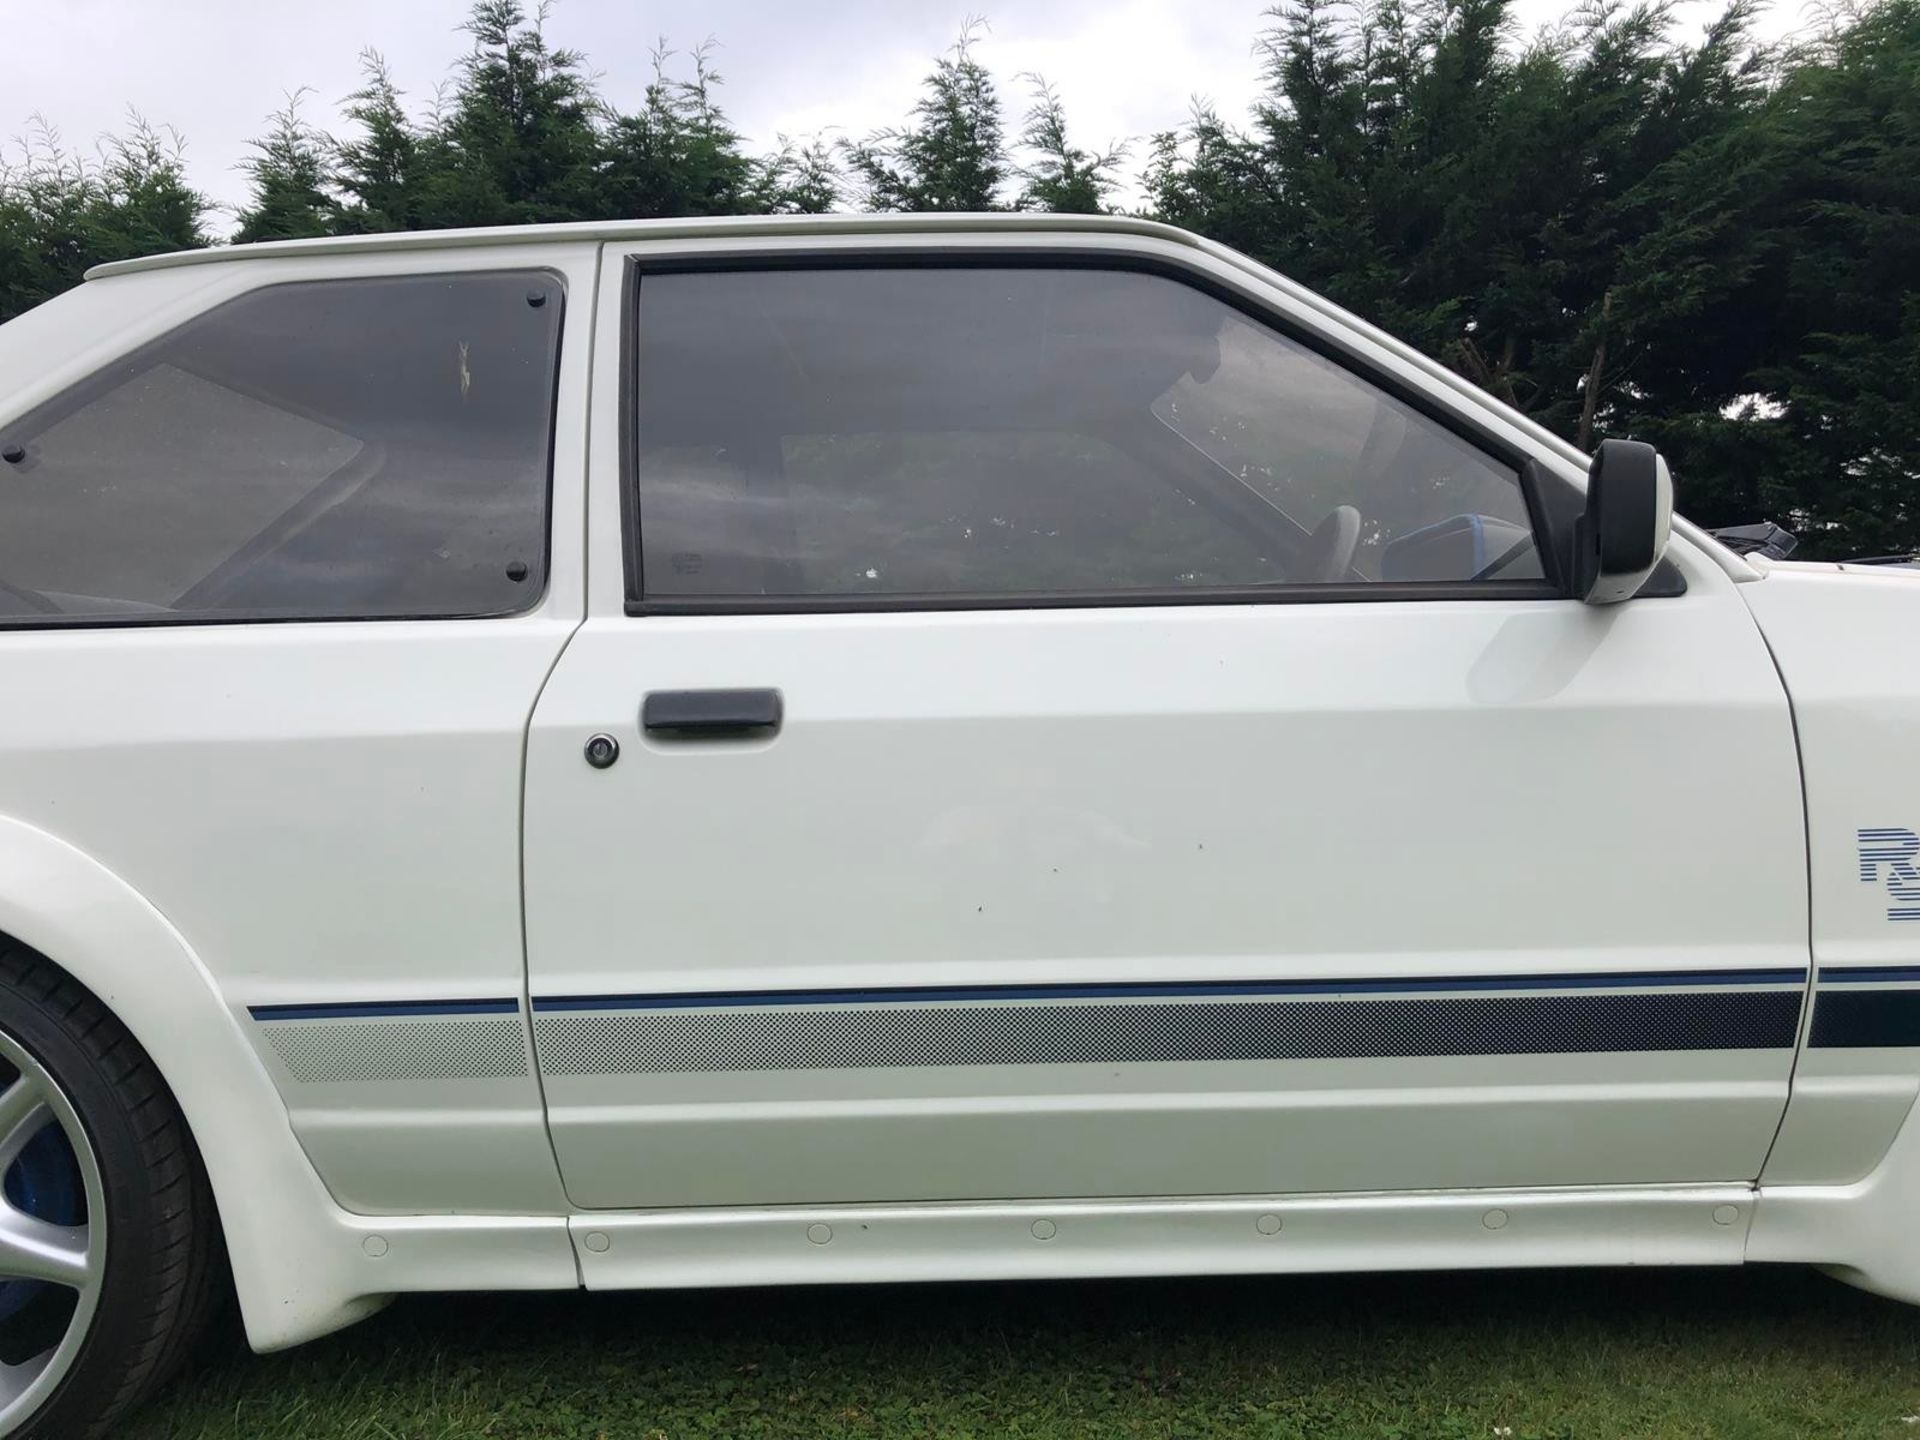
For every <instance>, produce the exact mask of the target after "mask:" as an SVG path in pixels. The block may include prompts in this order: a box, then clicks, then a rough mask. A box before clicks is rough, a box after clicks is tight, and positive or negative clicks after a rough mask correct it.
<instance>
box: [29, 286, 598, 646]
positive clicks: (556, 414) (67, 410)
mask: <svg viewBox="0 0 1920 1440" xmlns="http://www.w3.org/2000/svg"><path fill="white" fill-rule="evenodd" d="M474 275H491V276H521V277H536V276H537V277H539V278H542V279H545V280H550V281H551V282H552V283H553V286H554V289H555V291H556V292H557V294H556V296H555V298H556V299H557V300H558V301H559V307H560V308H559V311H558V313H557V314H556V316H555V320H554V331H553V377H552V388H551V391H550V393H549V395H548V397H547V445H546V485H545V487H544V489H543V492H542V495H543V499H542V505H541V517H540V542H541V549H540V583H539V584H538V585H537V586H534V587H533V588H532V589H530V590H529V591H528V592H527V596H526V601H525V603H524V604H521V605H517V606H515V607H514V608H513V609H510V610H486V611H472V612H448V611H444V610H442V611H428V612H424V613H417V614H416V613H412V612H396V613H393V614H389V615H320V614H302V613H300V612H297V611H280V610H275V611H263V612H257V613H256V612H251V611H245V610H235V611H230V612H229V611H203V612H191V611H189V612H177V611H172V610H157V611H153V612H151V613H149V612H139V611H136V612H131V613H129V614H125V615H37V614H36V615H4V614H0V634H4V633H6V632H8V631H15V630H151V629H169V630H171V629H182V628H185V627H189V626H192V627H199V626H216V625H217V626H226V625H388V624H394V623H406V622H413V621H422V620H430V621H432V622H433V623H435V624H461V623H471V622H474V621H488V620H513V619H519V618H521V617H523V616H527V615H531V614H532V613H533V612H534V611H536V610H538V609H539V608H540V607H541V605H542V604H544V603H545V601H546V598H547V595H548V592H549V589H550V587H551V586H552V583H553V483H554V454H555V449H556V446H557V445H558V443H559V434H560V421H561V417H560V372H561V371H562V369H564V368H565V363H566V331H567V277H566V274H565V272H564V271H562V270H560V269H559V268H558V267H556V266H552V265H509V266H503V267H500V268H493V267H489V266H474V267H472V268H468V267H464V266H463V267H458V268H453V269H445V270H437V269H434V270H395V271H381V272H379V273H376V274H369V275H334V276H309V277H306V278H304V279H298V280H292V279H289V280H272V281H269V282H267V283H266V284H264V285H253V286H249V287H247V288H246V289H244V290H240V291H237V292H236V293H234V294H231V295H228V296H227V297H226V298H224V299H222V300H218V301H215V302H214V303H213V304H211V305H208V306H206V307H204V308H203V309H199V310H195V311H194V312H193V313H192V314H191V315H188V316H185V317H184V318H182V319H181V320H180V322H179V323H178V324H176V325H171V326H169V327H168V328H167V329H165V330H163V331H161V332H160V333H159V334H158V335H153V336H150V337H148V338H147V339H145V340H143V341H141V342H140V343H139V344H137V345H135V346H133V347H132V348H131V349H128V350H124V351H122V352H120V353H119V354H117V355H114V356H112V357H110V358H109V359H107V360H105V361H103V362H102V363H101V364H100V365H99V366H98V367H96V368H95V369H93V370H90V371H88V372H87V373H86V374H85V375H83V376H82V377H81V378H80V379H78V380H76V381H74V382H73V383H72V384H71V385H69V386H67V387H66V388H65V389H64V390H62V391H60V392H59V393H58V394H56V395H52V396H49V397H48V398H47V399H45V400H43V401H41V402H40V403H39V404H38V405H35V406H33V407H32V408H31V409H29V410H26V411H24V412H22V414H20V415H18V416H15V417H14V419H13V420H11V421H8V422H7V424H8V425H9V426H13V425H17V424H18V423H19V422H20V421H21V420H23V419H26V418H27V417H28V416H33V415H38V414H41V413H42V412H44V411H47V410H55V411H56V413H59V414H61V415H63V416H64V415H65V414H71V413H72V412H73V411H74V410H77V409H79V408H80V407H81V406H83V405H85V404H87V403H89V402H90V401H91V400H93V399H95V398H98V396H99V395H102V394H106V393H107V392H108V390H109V389H111V388H112V387H111V386H108V385H106V384H105V383H103V382H104V381H105V380H106V378H107V377H108V376H109V375H110V374H111V373H112V372H113V371H114V370H116V369H117V368H118V367H120V366H122V365H125V364H127V363H128V362H129V361H132V360H136V359H138V358H139V357H140V356H141V355H142V354H144V353H145V352H147V351H148V350H153V349H157V348H158V347H159V346H161V345H164V344H165V343H166V342H167V341H169V340H172V339H173V338H174V337H175V336H176V335H179V334H180V333H181V332H182V331H184V330H187V329H189V328H190V327H192V326H193V325H195V324H197V323H198V322H199V321H201V320H203V319H205V318H206V317H207V316H208V315H211V314H213V313H214V312H215V311H216V310H219V309H221V308H222V307H224V306H227V305H232V304H236V303H238V302H239V301H242V300H250V299H252V298H253V297H254V296H256V295H264V294H266V293H267V292H268V291H271V290H284V289H287V288H289V287H292V286H310V285H347V284H353V283H355V282H358V281H364V280H416V279H418V280H430V279H435V278H444V277H460V278H465V277H468V276H474ZM74 397H80V398H79V399H77V400H75V399H74ZM70 400H73V401H74V403H73V404H71V405H69V404H68V403H67V402H68V401H70ZM326 483H328V482H324V481H323V482H322V485H323V486H324V485H325V484H326ZM224 563H225V562H223V564H224ZM198 583H200V582H196V584H198Z"/></svg>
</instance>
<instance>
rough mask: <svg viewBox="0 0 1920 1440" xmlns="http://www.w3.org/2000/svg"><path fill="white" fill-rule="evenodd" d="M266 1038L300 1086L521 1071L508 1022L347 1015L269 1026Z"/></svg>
mask: <svg viewBox="0 0 1920 1440" xmlns="http://www.w3.org/2000/svg"><path fill="white" fill-rule="evenodd" d="M267 1041H268V1043H269V1044H271V1045H272V1046H273V1049H274V1053H275V1054H277V1055H278V1056H279V1057H280V1059H281V1061H282V1062H283V1063H285V1065H286V1067H287V1073H288V1074H289V1075H291V1076H292V1077H293V1078H294V1079H296V1080H298V1081H301V1082H302V1083H303V1084H315V1083H326V1082H329V1081H339V1080H489V1079H490V1080H498V1079H504V1078H506V1077H508V1076H511V1075H524V1074H526V1073H527V1046H526V1041H525V1039H524V1038H523V1037H522V1033H521V1029H520V1022H519V1021H518V1020H517V1019H514V1020H384V1021H383V1020H348V1021H344V1022H341V1023H339V1024H326V1023H320V1024H312V1025H300V1024H294V1025H270V1026H268V1027H267Z"/></svg>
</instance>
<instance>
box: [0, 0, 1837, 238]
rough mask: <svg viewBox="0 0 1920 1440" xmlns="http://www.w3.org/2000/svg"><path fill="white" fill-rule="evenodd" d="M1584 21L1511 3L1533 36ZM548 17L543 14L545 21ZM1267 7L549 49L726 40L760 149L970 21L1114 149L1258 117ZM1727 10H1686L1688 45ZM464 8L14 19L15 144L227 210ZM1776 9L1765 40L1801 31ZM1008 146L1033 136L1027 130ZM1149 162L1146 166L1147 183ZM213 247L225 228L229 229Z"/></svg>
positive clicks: (30, 3) (733, 92)
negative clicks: (106, 160)
mask: <svg viewBox="0 0 1920 1440" xmlns="http://www.w3.org/2000/svg"><path fill="white" fill-rule="evenodd" d="M1571 3H1572V0H1566V3H1564V4H1563V3H1562V0H1516V13H1517V14H1518V16H1519V17H1520V20H1521V22H1522V24H1523V25H1524V26H1525V27H1527V28H1529V29H1531V28H1533V27H1535V26H1538V25H1540V24H1542V23H1544V22H1547V21H1549V20H1552V19H1555V18H1557V17H1558V16H1559V15H1560V14H1561V13H1563V11H1564V10H1566V9H1568V8H1570V7H1571ZM529 8H531V4H529ZM1264 8H1265V5H1264V3H1263V0H1002V3H1000V4H998V5H993V4H990V3H987V0H815V3H805V0H797V3H796V0H644V3H643V0H558V3H556V4H555V6H554V8H553V13H552V16H551V18H550V19H549V21H548V25H547V33H548V37H549V39H550V41H551V42H552V43H553V44H555V45H563V46H568V47H571V48H574V49H578V50H581V51H584V52H585V53H586V55H587V58H588V60H589V62H590V65H591V67H592V69H593V70H594V71H595V72H596V73H597V75H598V77H599V85H600V89H601V91H602V93H603V94H605V95H606V96H607V98H609V99H610V100H612V101H614V102H615V103H616V104H619V105H621V106H622V107H631V106H633V105H635V104H636V103H637V102H638V99H639V96H640V93H641V91H642V90H643V88H644V87H645V84H646V81H647V77H648V74H649V69H650V63H649V59H648V56H649V52H650V51H651V50H652V48H653V47H654V45H655V44H656V43H657V42H658V41H659V39H660V38H661V37H663V36H664V37H665V38H666V39H667V41H668V43H669V44H670V45H671V46H673V47H675V48H677V49H680V50H683V51H684V50H686V49H688V48H690V47H691V46H693V45H696V44H698V43H699V42H700V41H702V40H704V39H706V38H707V37H709V36H711V37H713V38H714V40H716V41H717V42H718V45H719V49H718V51H717V64H718V67H719V69H720V71H721V73H722V75H723V76H724V77H725V80H726V85H725V87H724V89H723V91H722V99H723V101H724V103H725V106H726V109H727V111H728V114H729V115H730V116H731V118H732V119H733V121H734V123H735V125H736V126H737V127H738V128H739V129H741V130H742V131H743V132H744V133H745V134H746V135H747V136H748V138H749V141H750V142H751V146H752V148H753V149H755V150H756V151H757V150H762V149H771V148H772V147H773V145H774V141H775V137H776V135H778V134H779V133H781V132H785V133H787V134H789V135H793V136H797V137H801V136H809V135H812V134H814V133H816V132H822V131H832V132H834V133H847V134H854V135H859V134H864V133H865V132H866V131H868V130H871V129H874V128H877V127H880V126H883V125H889V124H895V123H897V122H899V121H900V120H901V119H903V118H904V117H905V116H906V114H907V111H908V109H909V107H910V106H911V105H912V104H913V101H914V99H915V96H916V94H917V93H918V90H919V86H920V83H921V81H922V79H923V78H924V77H925V75H926V72H927V69H928V65H929V57H931V56H932V55H934V54H935V53H937V52H938V51H940V50H941V49H943V48H945V47H946V46H947V45H949V44H951V43H952V41H953V38H954V36H955V35H956V34H957V33H958V31H959V28H960V25H961V23H962V21H963V20H964V18H965V16H966V15H967V13H968V12H969V11H970V10H972V11H984V12H985V13H986V14H987V15H988V16H989V18H990V21H991V28H990V30H989V31H988V32H987V33H986V34H985V35H984V36H983V37H982V40H981V43H980V45H979V48H978V52H977V53H978V54H979V56H980V58H981V60H982V61H983V62H985V63H986V64H987V65H988V66H990V67H991V68H992V70H993V71H994V73H995V75H996V76H997V77H998V78H999V79H1000V81H1001V82H1002V84H1003V87H1004V89H1003V94H1004V98H1005V100H1006V101H1007V106H1006V108H1007V112H1008V118H1009V120H1010V121H1017V119H1018V116H1019V114H1020V112H1021V111H1022V110H1023V109H1024V106H1025V95H1024V86H1020V85H1018V83H1017V82H1016V80H1015V77H1016V76H1017V75H1019V74H1021V73H1022V72H1028V71H1037V72H1039V73H1041V74H1043V75H1045V76H1046V77H1047V78H1048V79H1050V80H1051V81H1053V83H1054V85H1055V87H1056V88H1057V89H1058V90H1059V91H1060V93H1061V96H1062V98H1063V99H1064V100H1065V101H1066V105H1067V116H1068V121H1069V124H1070V125H1071V126H1072V127H1073V130H1074V132H1075V138H1076V141H1077V142H1078V143H1080V144H1083V145H1088V146H1097V145H1104V144H1105V143H1106V142H1107V141H1109V140H1114V139H1124V138H1127V137H1140V136H1146V135H1149V134H1151V133H1152V132H1154V131H1156V130H1163V129H1167V128H1169V127H1172V126H1176V125H1178V124H1179V123H1180V122H1181V121H1182V120H1183V119H1184V118H1185V116H1186V114H1187V113H1188V111H1189V109H1190V106H1191V103H1192V100H1193V98H1194V97H1195V96H1201V97H1205V98H1207V99H1209V100H1211V101H1213V102H1214V103H1215V104H1216V105H1217V106H1218V107H1219V109H1220V111H1221V113H1222V114H1223V115H1226V116H1228V117H1230V118H1233V119H1239V118H1240V117H1242V116H1243V115H1244V114H1245V112H1246V109H1247V107H1248V105H1249V103H1250V102H1251V100H1252V99H1253V97H1254V94H1255V92H1256V90H1257V88H1258V83H1259V63H1258V60H1257V59H1256V57H1255V55H1254V53H1253V42H1254V38H1255V36H1256V35H1257V33H1258V32H1259V30H1260V28H1261V25H1262V23H1263V22H1262V19H1261V12H1262V10H1263V9H1264ZM1718 8H1719V7H1718V6H1717V5H1715V4H1712V3H1709V0H1693V3H1690V4H1687V5H1684V6H1683V7H1682V9H1681V12H1680V13H1681V16H1682V20H1681V33H1682V34H1683V35H1684V36H1685V37H1686V38H1688V39H1691V38H1693V37H1694V36H1695V35H1697V33H1698V31H1699V29H1700V27H1701V25H1702V24H1703V23H1704V22H1705V20H1706V19H1707V18H1708V17H1709V16H1710V15H1712V14H1714V13H1717V10H1718ZM468 9H469V5H468V0H297V3H295V0H0V55H4V56H5V57H6V66H5V70H4V78H0V127H4V128H3V129H0V135H4V136H6V137H9V149H11V148H12V147H11V137H15V136H20V135H23V134H24V133H25V132H26V130H27V127H28V122H29V119H30V117H32V116H34V115H40V116H43V117H45V119H46V120H47V121H49V122H50V123H52V124H53V125H55V126H56V127H58V128H59V130H60V131H61V133H62V135H63V137H64V139H65V140H66V141H67V142H68V144H69V145H70V146H71V147H73V148H79V149H88V150H90V149H91V148H92V146H93V145H94V143H95V142H96V140H97V139H98V137H100V136H101V135H103V134H105V133H107V132H110V131H113V130H115V129H118V128H120V127H121V126H122V124H123V122H124V118H125V115H126V112H127V110H128V109H129V107H131V108H132V109H135V110H138V111H139V112H140V113H141V114H143V115H145V116H146V117H147V118H148V119H149V120H151V121H153V122H154V123H156V124H163V125H171V126H174V127H176V128H177V129H178V130H179V131H180V132H181V134H183V135H184V136H185V137H186V142H187V160H188V169H189V171H190V174H191V176H192V179H193V182H194V183H195V184H196V185H197V186H199V187H200V189H201V190H203V191H204V192H205V193H206V194H208V195H209V196H211V197H212V198H213V199H214V200H215V201H216V202H218V203H220V204H222V205H225V206H232V205H234V204H236V203H237V202H239V201H240V200H241V199H242V198H243V197H244V196H245V193H246V181H245V176H244V175H243V174H242V173H241V172H240V171H239V169H238V168H237V167H238V164H239V162H240V160H241V159H242V158H243V157H244V156H245V154H246V153H247V141H248V139H249V138H250V137H252V136H254V135H257V134H259V133H260V132H261V129H262V119H263V117H264V116H266V115H267V114H268V112H270V111H272V110H274V109H276V108H278V107H279V106H280V105H281V104H283V103H284V101H285V97H286V95H287V93H288V92H290V91H293V90H296V89H298V88H300V87H302V86H307V87H310V88H311V90H312V92H313V93H312V95H311V96H310V97H309V98H308V100H307V101H306V102H305V104H304V109H303V113H304V114H306V115H307V116H308V118H310V119H311V120H312V121H313V122H314V123H315V124H317V125H319V126H321V128H323V129H325V128H331V127H333V126H335V125H336V123H337V120H338V114H339V110H338V106H339V102H340V101H341V99H342V98H343V97H344V96H346V95H347V94H348V93H349V92H350V91H352V90H353V89H354V88H355V87H356V85H357V84H358V81H359V76H358V63H359V62H358V57H359V53H360V51H361V49H362V48H363V47H366V46H373V47H375V48H377V49H379V50H381V51H382V52H383V53H384V54H385V55H386V57H387V60H388V62H389V64H390V65H391V66H392V69H393V72H394V76H395V78H396V79H397V81H398V82H399V84H400V85H401V87H402V88H403V89H404V90H405V91H406V92H407V101H408V103H409V105H411V106H413V107H416V108H418V107H419V106H421V105H423V104H424V103H425V102H426V101H427V100H428V98H429V97H430V96H431V95H432V92H433V89H434V87H435V85H436V84H438V83H439V82H440V81H442V80H443V79H445V78H446V75H447V72H448V68H449V66H450V64H451V62H452V61H453V60H454V59H455V58H456V57H457V56H458V55H459V54H461V53H462V52H463V51H464V50H465V49H466V48H467V46H468V44H469V42H468V39H467V37H466V36H464V35H462V34H459V33H456V32H457V30H458V27H459V25H460V23H461V21H462V20H463V19H464V17H465V16H466V14H467V11H468ZM1802 21H1803V16H1802V14H1801V9H1800V5H1799V3H1798V0H1775V8H1774V9H1773V11H1772V12H1771V13H1770V14H1769V15H1768V16H1767V17H1766V18H1765V19H1764V20H1763V21H1762V25H1761V30H1762V33H1763V34H1765V35H1768V36H1770V37H1771V36H1775V35H1779V34H1781V33H1784V32H1786V31H1787V30H1789V29H1791V28H1793V27H1794V26H1796V25H1798V24H1800V23H1802ZM1009 128H1017V127H1016V126H1013V125H1010V127H1009ZM1144 155H1145V146H1144V145H1143V144H1137V145H1136V146H1135V147H1134V157H1135V160H1136V162H1137V161H1138V160H1140V159H1143V158H1144ZM217 228H220V229H223V230H224V229H226V228H228V227H227V226H226V225H225V224H221V225H219V226H218V227H217Z"/></svg>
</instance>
